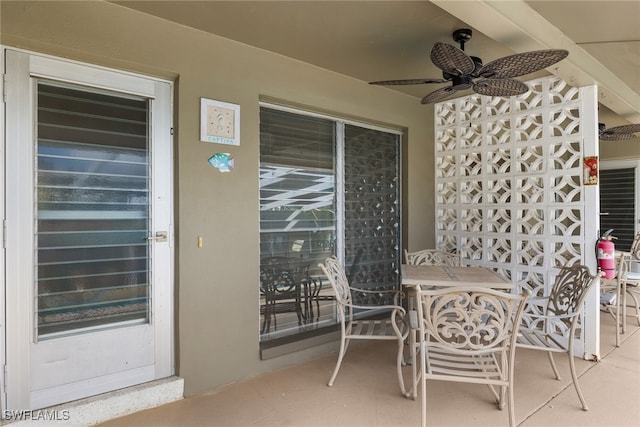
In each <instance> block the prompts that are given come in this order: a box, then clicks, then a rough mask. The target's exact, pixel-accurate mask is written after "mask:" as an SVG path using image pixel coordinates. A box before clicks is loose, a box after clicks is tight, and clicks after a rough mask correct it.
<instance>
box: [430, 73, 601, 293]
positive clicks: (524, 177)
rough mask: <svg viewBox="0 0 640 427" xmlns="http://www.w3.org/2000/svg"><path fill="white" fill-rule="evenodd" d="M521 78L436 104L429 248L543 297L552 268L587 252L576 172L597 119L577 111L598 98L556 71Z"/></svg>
mask: <svg viewBox="0 0 640 427" xmlns="http://www.w3.org/2000/svg"><path fill="white" fill-rule="evenodd" d="M528 84H529V86H530V88H531V89H530V91H529V92H527V93H525V94H523V95H521V96H516V97H511V98H493V97H487V96H481V95H477V94H474V95H470V96H467V97H464V98H458V99H453V100H450V101H445V102H441V103H438V104H436V105H435V133H436V137H435V140H436V143H435V163H436V164H435V174H436V175H435V193H436V247H437V248H438V249H441V250H446V251H455V252H457V253H459V254H460V255H461V258H462V262H463V264H466V265H483V266H487V267H491V268H494V269H496V270H497V271H498V272H499V273H500V274H502V275H503V276H505V277H507V278H509V279H511V280H512V281H514V283H516V284H517V286H519V287H522V286H524V287H526V288H529V289H531V290H532V291H533V293H534V295H535V294H537V295H542V294H543V293H544V291H545V286H547V287H549V286H550V285H551V283H553V278H554V277H555V274H556V272H557V268H556V267H559V266H561V265H565V264H573V263H574V262H582V263H584V259H585V256H584V254H585V251H594V249H593V248H592V247H591V246H590V245H589V246H586V247H585V241H590V240H587V238H589V239H590V238H591V237H592V236H593V235H595V233H596V230H589V231H587V232H585V227H584V226H583V225H582V224H584V219H585V197H584V191H583V189H584V187H583V185H582V176H583V158H584V147H583V145H584V144H583V143H584V140H585V138H584V132H585V131H588V132H595V126H596V124H595V123H593V124H589V125H588V126H586V125H581V118H582V117H583V109H584V108H585V106H587V108H589V107H588V106H592V105H595V104H593V103H594V102H597V101H596V100H595V99H593V98H595V92H594V91H590V92H583V90H581V89H580V88H575V87H570V86H569V85H568V84H566V83H565V82H564V81H563V80H561V79H559V78H557V77H549V78H543V79H538V80H533V81H529V82H528ZM586 98H588V99H586ZM587 139H588V140H591V139H593V138H587ZM592 148H593V147H592ZM595 150H597V147H595ZM588 214H589V215H590V214H591V213H588ZM545 284H546V285H545Z"/></svg>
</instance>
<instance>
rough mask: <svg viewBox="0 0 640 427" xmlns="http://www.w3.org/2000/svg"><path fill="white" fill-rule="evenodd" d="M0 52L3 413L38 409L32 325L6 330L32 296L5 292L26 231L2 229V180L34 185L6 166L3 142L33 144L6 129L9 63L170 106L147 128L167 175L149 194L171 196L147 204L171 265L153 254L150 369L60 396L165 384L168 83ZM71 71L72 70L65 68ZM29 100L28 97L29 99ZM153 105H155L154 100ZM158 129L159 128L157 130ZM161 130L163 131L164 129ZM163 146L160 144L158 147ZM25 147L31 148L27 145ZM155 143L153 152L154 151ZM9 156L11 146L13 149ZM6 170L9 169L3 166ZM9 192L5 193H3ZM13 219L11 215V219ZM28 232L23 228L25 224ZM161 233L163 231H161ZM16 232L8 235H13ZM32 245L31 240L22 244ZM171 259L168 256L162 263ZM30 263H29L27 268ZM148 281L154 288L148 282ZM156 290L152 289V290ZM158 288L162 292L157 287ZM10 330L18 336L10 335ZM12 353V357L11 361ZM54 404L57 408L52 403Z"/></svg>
mask: <svg viewBox="0 0 640 427" xmlns="http://www.w3.org/2000/svg"><path fill="white" fill-rule="evenodd" d="M0 50H1V52H2V55H1V57H2V59H1V63H0V65H1V66H2V73H3V80H4V81H5V83H6V84H5V85H3V86H2V88H0V91H2V92H0V94H1V95H2V99H3V102H2V103H1V107H0V108H2V110H1V112H2V113H3V114H2V120H0V121H1V123H2V124H1V125H0V126H1V127H0V129H2V130H3V132H2V139H3V141H2V145H1V147H2V160H3V161H2V163H1V166H0V172H1V174H0V176H2V178H0V181H2V182H1V184H2V185H1V186H0V196H1V197H0V207H1V208H2V213H3V217H2V218H3V227H2V233H3V246H2V251H3V254H2V255H3V257H2V261H0V272H2V285H3V291H4V292H2V303H1V304H0V316H1V317H0V319H1V321H2V323H1V324H0V326H3V327H2V328H1V330H0V346H1V347H0V350H1V351H0V357H1V366H2V368H3V370H2V372H1V374H0V390H1V391H0V393H1V394H0V408H1V409H2V414H4V413H5V412H4V411H6V410H28V409H36V408H34V407H33V397H32V394H33V393H32V391H31V386H30V382H31V360H30V352H31V350H30V346H31V344H32V339H31V335H32V329H33V328H32V325H31V323H32V322H33V319H32V320H31V321H27V322H25V321H19V322H18V323H17V324H15V325H14V326H13V327H12V331H11V333H8V331H7V329H6V325H7V322H8V321H10V319H17V318H18V317H16V314H15V312H16V310H19V309H20V307H19V306H18V304H17V302H19V301H24V298H27V301H29V298H30V297H32V293H33V290H32V289H31V287H30V286H25V287H24V288H26V289H23V290H16V289H10V288H14V287H15V286H13V287H9V286H8V285H9V280H10V279H11V280H12V281H15V280H16V279H17V278H16V277H12V278H8V277H7V271H6V265H7V264H6V262H7V260H6V257H7V256H8V254H7V251H6V247H7V242H8V241H10V240H9V239H10V238H11V239H14V240H12V241H19V239H17V237H16V236H17V235H16V234H15V233H16V231H15V230H16V229H18V232H20V231H19V230H24V229H25V228H24V227H25V225H22V226H19V225H15V224H7V211H6V207H7V205H6V197H7V192H8V190H10V189H7V188H6V186H7V185H9V184H10V183H9V181H8V180H7V179H6V176H7V175H6V174H8V173H10V172H11V170H13V172H12V173H13V175H12V176H16V179H15V180H14V179H12V182H16V181H17V180H18V178H17V177H18V176H20V181H21V182H26V183H27V184H21V186H20V187H21V188H24V187H22V186H24V185H29V186H30V187H31V188H32V186H33V180H32V176H31V170H29V171H20V170H16V167H14V166H15V165H14V166H12V165H11V163H10V162H9V163H7V154H8V153H7V148H8V141H14V140H18V139H19V138H22V139H27V140H33V134H32V132H33V131H32V130H29V131H28V133H29V134H28V135H22V136H16V132H20V131H21V130H20V127H19V126H7V125H6V123H7V115H6V113H8V111H5V110H6V100H7V93H8V92H10V91H11V90H15V89H14V87H13V86H12V84H14V83H12V82H7V81H6V80H7V79H6V74H5V72H6V67H14V66H18V65H17V64H14V62H21V61H25V62H21V64H20V66H22V67H24V66H25V65H26V67H27V68H26V69H27V70H29V69H31V70H34V71H31V72H30V76H29V78H31V77H43V78H53V79H54V80H58V81H63V82H70V83H76V84H84V85H87V86H88V87H96V88H111V87H112V84H113V76H114V75H122V76H126V77H127V80H128V81H129V83H128V85H127V84H126V83H125V84H124V85H122V84H119V85H117V87H118V88H119V90H121V91H122V92H123V93H132V94H139V95H144V96H145V97H150V98H153V96H149V94H150V93H151V94H161V95H159V96H158V97H160V96H161V97H162V99H163V100H166V103H167V104H168V108H162V109H154V110H152V111H153V116H154V117H153V124H152V128H151V130H152V133H151V138H152V140H153V144H154V145H155V144H168V148H167V150H164V153H159V152H158V151H159V150H153V149H151V150H150V151H149V155H150V156H151V158H152V160H151V162H152V163H151V164H152V165H153V164H166V165H168V166H169V167H168V168H167V170H162V173H161V174H158V175H157V177H156V179H152V182H151V186H152V187H151V190H152V191H151V194H152V195H155V194H156V192H155V189H156V188H166V189H169V190H168V195H167V196H166V197H162V198H161V199H160V198H158V197H154V201H153V203H152V204H151V209H152V211H151V218H152V221H153V223H152V232H154V233H155V232H156V231H158V230H160V229H162V230H165V228H166V231H167V232H168V240H167V242H166V243H160V244H159V243H158V242H156V241H152V243H151V244H152V246H153V252H152V253H153V254H157V253H158V252H159V251H162V252H163V253H164V255H165V257H164V258H163V259H164V260H167V259H168V260H170V262H166V261H158V258H159V257H158V256H154V257H153V258H152V259H151V260H150V271H151V272H153V273H154V275H160V276H165V277H166V280H167V282H166V283H167V285H166V286H163V287H158V286H155V288H156V289H154V290H153V294H152V301H151V319H150V323H151V327H153V336H154V349H153V354H154V364H153V365H151V366H152V369H148V368H146V369H145V370H144V371H145V372H137V373H134V374H133V375H131V374H129V378H127V379H124V378H105V379H104V380H103V381H102V382H98V381H94V380H91V379H90V380H84V381H81V382H80V383H76V384H78V385H79V386H80V387H79V388H80V389H81V391H80V394H82V393H84V395H78V391H77V390H76V391H74V392H67V391H66V390H65V392H63V393H61V394H63V395H64V396H65V397H68V399H66V400H67V401H72V400H77V399H79V398H83V397H88V396H89V395H96V394H100V393H103V392H106V391H110V390H113V389H117V388H123V387H128V386H131V385H135V384H139V383H143V382H147V381H151V380H154V379H160V378H166V377H169V376H171V375H173V374H174V373H175V356H174V351H175V349H174V341H175V337H174V335H175V333H174V323H175V322H174V286H175V268H174V263H175V250H174V247H175V244H174V230H173V228H174V227H173V218H174V203H173V196H174V182H173V167H174V159H173V153H174V150H173V142H174V141H173V88H174V86H173V82H171V81H167V80H162V79H157V78H154V77H149V76H145V75H141V74H134V73H129V72H124V71H120V70H117V69H111V68H106V67H99V66H95V65H92V64H89V63H83V62H78V61H71V60H66V59H63V58H58V57H54V56H48V55H43V54H40V53H36V52H30V51H26V50H21V49H15V48H11V47H5V46H2V45H0ZM8 52H14V53H16V54H14V53H12V54H11V55H14V56H15V57H17V58H18V61H13V60H12V61H11V62H9V61H8V60H7V55H9V53H8ZM69 66H71V68H69ZM28 96H30V95H28ZM152 102H155V101H152ZM24 104H25V105H22V104H20V105H17V106H16V108H17V109H18V110H22V111H20V112H19V114H20V117H26V119H25V120H29V121H30V122H32V121H33V112H32V111H31V103H30V102H26V103H24ZM160 123H161V124H162V126H161V127H159V126H158V124H160ZM165 125H166V127H165ZM158 141H162V142H158ZM25 145H29V144H25ZM152 147H153V145H152V146H151V148H152ZM24 149H29V150H31V149H32V148H31V146H29V147H25V148H24ZM12 150H14V148H12ZM5 165H6V166H7V167H6V168H5ZM5 190H6V191H5ZM13 190H14V191H18V190H19V188H17V187H16V188H14V189H13ZM157 206H161V209H157V210H156V207H157ZM14 217H15V215H14ZM26 227H27V228H28V227H29V226H28V225H27V226H26ZM158 227H162V228H158ZM12 234H13V235H12ZM25 240H27V241H28V240H29V239H25ZM25 244H26V245H30V244H31V243H30V242H29V243H25ZM167 256H168V258H167ZM31 264H33V263H31ZM25 268H29V267H23V268H20V269H19V270H22V271H23V272H22V273H20V272H18V274H17V275H18V276H24V277H30V276H29V275H28V274H27V275H25V274H24V269H25ZM151 283H153V282H151ZM152 286H153V285H152ZM158 288H161V289H158ZM13 328H15V330H13ZM10 355H11V357H9V356H10ZM7 363H11V366H9V367H8V365H7ZM54 404H55V403H54ZM37 406H50V405H47V404H46V401H45V400H43V401H42V402H40V404H39V405H37Z"/></svg>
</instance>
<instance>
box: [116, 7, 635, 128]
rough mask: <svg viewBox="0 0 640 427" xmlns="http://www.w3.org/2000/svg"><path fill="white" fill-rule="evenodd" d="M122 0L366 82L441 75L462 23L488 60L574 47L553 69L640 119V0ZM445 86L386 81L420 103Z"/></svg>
mask: <svg viewBox="0 0 640 427" xmlns="http://www.w3.org/2000/svg"><path fill="white" fill-rule="evenodd" d="M115 3H118V4H121V5H124V6H126V7H130V8H133V9H137V10H139V11H142V12H145V13H148V14H152V15H156V16H158V17H161V18H164V19H167V20H171V21H174V22H177V23H180V24H182V25H186V26H189V27H193V28H197V29H200V30H202V31H207V32H210V33H214V34H217V35H220V36H222V37H225V38H229V39H232V40H236V41H238V42H241V43H244V44H248V45H252V46H256V47H259V48H262V49H266V50H269V51H273V52H276V53H279V54H282V55H285V56H288V57H291V58H296V59H299V60H301V61H304V62H308V63H311V64H314V65H316V66H318V67H321V68H325V69H328V70H332V71H335V72H338V73H341V74H345V75H348V76H351V77H353V78H355V79H358V80H362V81H365V82H368V81H374V80H388V79H408V78H440V77H441V72H440V70H438V69H437V68H435V67H434V66H433V65H432V64H431V61H430V60H429V51H430V49H431V46H432V45H433V43H435V42H437V41H441V42H446V43H450V44H453V45H455V44H456V43H455V42H454V41H453V39H452V38H451V34H452V32H453V31H454V30H456V29H459V28H471V29H472V30H473V38H472V39H471V41H470V42H468V43H467V44H466V47H465V50H466V52H467V53H468V54H470V55H474V56H478V57H481V58H482V59H483V61H484V62H485V63H487V62H489V61H490V60H493V59H496V58H498V57H502V56H505V55H509V54H513V53H515V52H524V51H529V50H537V49H549V48H561V49H567V50H568V51H569V57H568V58H566V59H565V60H563V61H561V62H560V63H558V64H556V65H554V66H552V67H551V68H550V69H549V70H547V71H549V72H552V73H554V74H557V75H559V76H560V77H562V78H563V79H564V80H566V81H568V82H569V83H571V84H573V85H576V86H582V85H588V84H594V83H595V84H598V87H599V90H598V93H599V100H600V103H601V109H600V110H601V111H600V112H601V115H602V113H603V111H604V113H605V115H607V114H610V111H609V110H611V111H613V112H615V113H616V114H618V115H619V116H621V118H616V119H617V120H619V121H620V120H622V119H624V120H622V123H612V124H623V123H624V122H625V121H628V122H632V123H640V0H626V1H594V0H587V1H583V0H569V1H549V0H540V1H539V0H531V1H526V2H525V1H521V0H508V1H504V0H503V1H483V0H479V1H460V0H457V1H455V0H433V1H366V0H360V1H166V0H164V1H151V0H145V1H115ZM544 74H546V72H540V73H537V74H534V75H528V76H523V77H521V78H520V79H521V80H529V79H531V78H535V77H539V76H541V75H544ZM444 85H445V84H427V85H413V86H393V87H380V90H398V91H401V92H404V93H407V94H410V95H413V96H415V97H416V102H420V99H421V98H422V97H423V96H424V95H426V94H427V93H429V92H431V91H432V90H435V89H438V88H440V87H442V86H444ZM460 94H461V95H465V94H466V93H464V92H460ZM603 107H604V108H603Z"/></svg>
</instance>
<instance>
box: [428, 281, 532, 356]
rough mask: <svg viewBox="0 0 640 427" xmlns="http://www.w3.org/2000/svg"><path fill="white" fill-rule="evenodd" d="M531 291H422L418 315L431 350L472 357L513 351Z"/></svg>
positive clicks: (450, 289)
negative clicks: (442, 349) (518, 292)
mask: <svg viewBox="0 0 640 427" xmlns="http://www.w3.org/2000/svg"><path fill="white" fill-rule="evenodd" d="M528 296H529V291H525V293H524V294H523V295H517V294H511V293H507V292H502V291H498V290H494V289H489V288H478V287H465V288H457V287H456V288H454V287H448V288H440V289H435V290H420V291H419V298H420V306H419V308H418V309H419V313H418V314H419V316H421V317H422V319H423V323H422V326H421V328H423V329H424V331H422V332H423V333H424V334H426V335H423V336H425V337H426V338H425V339H427V340H428V344H427V351H428V349H429V347H438V348H446V349H449V350H454V351H456V352H459V353H461V354H462V353H464V354H473V353H478V354H479V353H485V352H488V351H491V352H494V351H500V350H507V349H509V348H513V347H514V346H515V341H516V338H517V336H516V335H517V330H518V327H519V325H520V319H521V317H522V312H523V310H524V307H525V304H526V298H527V297H528Z"/></svg>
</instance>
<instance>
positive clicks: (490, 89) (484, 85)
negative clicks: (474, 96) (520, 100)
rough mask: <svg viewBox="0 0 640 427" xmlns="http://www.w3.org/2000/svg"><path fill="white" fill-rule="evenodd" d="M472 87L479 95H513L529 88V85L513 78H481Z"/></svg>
mask: <svg viewBox="0 0 640 427" xmlns="http://www.w3.org/2000/svg"><path fill="white" fill-rule="evenodd" d="M472 89H473V90H474V91H475V92H477V93H479V94H480V95H487V96H514V95H521V94H523V93H525V92H527V91H528V90H529V86H527V85H526V84H524V83H522V82H521V81H519V80H514V79H482V80H479V81H477V82H476V83H474V84H473V86H472Z"/></svg>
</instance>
